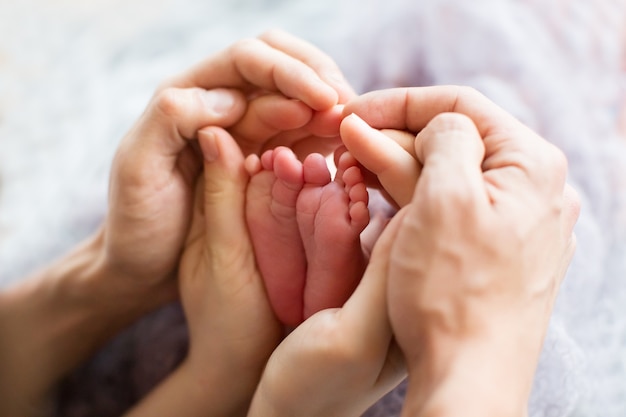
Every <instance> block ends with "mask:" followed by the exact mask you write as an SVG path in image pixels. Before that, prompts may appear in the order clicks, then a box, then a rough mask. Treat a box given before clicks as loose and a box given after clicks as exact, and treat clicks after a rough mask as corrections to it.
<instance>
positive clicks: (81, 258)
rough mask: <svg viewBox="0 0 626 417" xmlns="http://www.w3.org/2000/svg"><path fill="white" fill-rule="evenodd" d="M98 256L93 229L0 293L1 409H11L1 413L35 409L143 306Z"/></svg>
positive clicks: (97, 239)
mask: <svg viewBox="0 0 626 417" xmlns="http://www.w3.org/2000/svg"><path fill="white" fill-rule="evenodd" d="M103 260H104V256H103V250H102V239H101V235H100V234H96V235H94V236H92V237H90V238H89V239H87V240H86V241H85V242H83V243H82V244H80V245H79V246H77V247H76V248H75V249H74V250H73V251H72V252H70V253H68V254H67V255H66V256H64V257H63V258H61V259H60V260H58V261H56V262H54V263H53V264H51V265H49V266H48V267H46V268H44V269H42V270H40V271H38V272H36V273H35V274H33V276H31V277H29V278H28V279H25V280H23V281H21V282H20V283H19V284H17V285H14V286H12V287H10V288H8V289H6V290H5V291H3V292H1V293H0V386H2V387H3V389H2V390H0V391H1V392H0V410H11V411H7V413H6V414H5V413H4V412H1V413H0V414H2V415H11V413H13V412H14V413H15V415H36V409H38V408H40V406H41V404H42V403H43V402H44V400H45V398H46V396H47V395H48V393H49V391H50V390H51V389H52V388H53V387H54V385H55V383H56V382H57V381H58V380H59V379H60V378H62V377H63V376H64V375H65V374H67V373H68V372H69V371H70V370H72V369H73V368H75V367H76V366H77V365H79V364H80V363H81V362H82V361H84V360H85V359H87V358H88V357H89V355H91V354H92V353H93V352H94V351H95V350H96V349H97V348H98V347H100V346H101V345H102V344H103V343H104V342H105V341H107V340H108V339H109V338H110V337H111V336H113V335H114V334H115V333H117V332H118V331H119V330H121V329H122V328H123V327H125V326H126V325H128V324H129V323H131V322H132V321H133V320H134V319H136V318H137V317H138V316H139V315H140V314H141V313H142V311H145V306H137V305H133V303H132V295H133V294H131V292H129V291H122V287H121V286H116V285H115V280H114V279H112V277H111V275H110V271H109V270H108V268H107V267H106V263H105V262H104V261H103ZM110 284H113V285H110ZM5 387H8V388H7V389H5ZM13 410H15V411H13Z"/></svg>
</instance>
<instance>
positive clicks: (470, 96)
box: [454, 85, 484, 102]
mask: <svg viewBox="0 0 626 417" xmlns="http://www.w3.org/2000/svg"><path fill="white" fill-rule="evenodd" d="M454 88H456V94H457V97H458V99H457V101H460V100H461V99H463V100H470V102H471V101H473V100H475V99H477V98H481V99H482V98H484V95H483V94H482V93H481V92H480V91H478V90H477V89H475V88H474V87H470V86H467V85H457V86H454Z"/></svg>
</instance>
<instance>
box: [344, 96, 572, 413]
mask: <svg viewBox="0 0 626 417" xmlns="http://www.w3.org/2000/svg"><path fill="white" fill-rule="evenodd" d="M346 112H349V113H355V114H358V115H359V116H361V118H362V119H364V120H365V121H366V122H367V123H368V124H370V125H371V126H373V127H376V128H379V129H381V128H392V129H400V130H406V131H410V132H413V133H417V136H416V138H415V141H414V144H413V146H412V147H409V146H408V145H407V144H406V143H405V144H404V145H403V144H401V143H400V142H396V145H399V146H396V147H395V148H394V147H393V146H395V145H393V146H392V147H391V149H394V152H397V153H401V152H402V150H404V151H405V154H404V155H402V158H404V160H405V162H406V163H405V164H399V165H396V166H395V167H394V166H392V165H391V164H390V161H391V160H392V159H391V158H389V159H387V157H388V156H389V155H386V154H385V152H379V154H378V155H374V154H369V153H367V152H363V154H362V155H359V156H360V157H361V158H362V163H363V164H364V165H365V166H368V164H370V166H371V167H373V169H374V171H375V173H376V171H377V170H378V172H379V173H382V174H384V175H383V178H381V177H379V179H380V180H381V183H383V184H384V183H385V182H389V181H393V182H394V183H396V185H397V187H396V188H395V189H394V193H395V198H397V199H398V200H397V201H403V202H404V203H405V204H406V207H405V208H404V209H403V210H402V212H403V220H402V225H401V227H400V230H399V232H398V235H397V239H396V241H395V242H394V246H393V248H392V251H391V261H390V267H389V288H388V293H389V314H390V320H391V323H392V326H393V330H394V334H395V336H396V339H397V341H398V344H399V345H400V347H401V348H402V350H403V352H404V355H405V357H406V360H407V364H408V368H409V375H410V377H409V380H410V384H409V394H408V396H407V398H411V400H410V401H407V406H405V412H404V413H405V414H404V415H414V414H411V413H412V412H413V413H415V412H417V410H422V411H424V410H425V409H430V410H432V409H436V408H437V407H444V408H447V407H449V406H450V404H454V402H451V403H450V404H448V405H446V402H445V400H444V399H448V400H449V399H451V398H455V396H456V398H457V399H458V398H463V399H464V401H465V400H467V401H466V402H465V407H466V409H465V411H466V412H467V413H468V414H467V415H474V414H472V412H473V411H476V412H477V414H476V415H485V412H486V410H488V409H489V407H490V406H493V407H495V408H496V409H499V410H500V411H504V410H506V411H507V412H510V411H511V410H518V411H519V410H524V409H525V407H526V401H527V400H528V395H529V392H530V387H531V383H532V379H533V375H534V370H535V367H536V363H537V360H538V355H539V352H540V350H541V346H542V341H543V337H544V334H545V331H546V328H547V324H548V321H549V318H550V313H551V311H552V306H553V303H554V300H555V297H556V294H557V291H558V288H559V286H560V283H561V280H562V279H563V277H564V275H565V272H566V270H567V267H568V265H569V262H570V259H571V257H572V255H573V252H574V248H575V237H574V235H573V227H574V224H575V222H576V219H577V217H578V213H579V203H578V199H577V196H576V194H575V192H574V191H573V189H572V188H571V187H570V186H568V185H567V184H566V176H567V163H566V160H565V157H564V156H563V154H562V153H561V152H560V151H559V150H558V149H557V148H555V147H554V146H553V145H551V144H550V143H548V142H547V141H545V140H544V139H542V138H541V137H539V136H538V135H537V134H535V133H534V132H533V131H531V130H530V129H528V128H527V127H526V126H524V125H522V124H521V123H520V122H519V121H517V120H516V119H515V118H513V117H512V116H511V115H509V114H508V113H506V112H505V111H503V110H502V109H501V108H499V107H497V106H496V105H495V104H493V103H492V102H490V101H489V100H488V99H486V98H485V97H484V96H482V95H480V94H479V93H477V92H476V91H474V90H471V89H467V88H458V87H431V88H415V89H399V90H389V91H383V92H375V93H371V94H370V95H366V96H363V97H359V98H357V99H355V100H354V101H352V102H350V103H348V105H347V106H346ZM344 123H345V122H344ZM344 131H345V132H346V133H347V138H348V139H347V140H346V146H347V147H348V148H349V149H350V150H351V152H352V153H353V154H354V155H355V156H357V153H358V150H363V149H367V148H366V146H364V147H360V146H359V145H358V144H359V143H365V144H369V145H371V144H372V143H375V141H377V140H383V139H384V138H383V137H382V136H380V133H379V132H377V131H376V130H372V129H370V128H369V127H367V125H364V124H363V122H362V121H359V120H358V119H356V118H351V119H349V120H347V125H346V126H342V133H344ZM351 146H352V147H353V148H354V149H351ZM381 155H382V156H381ZM359 156H357V158H359ZM409 158H414V161H415V164H414V166H413V167H411V166H410V163H409ZM381 167H383V168H384V169H381ZM385 176H386V177H385ZM403 178H408V179H412V180H411V181H406V182H398V181H402V179H403ZM402 184H408V185H406V186H404V185H402ZM513 376H514V377H513ZM494 383H498V384H500V385H498V386H499V388H498V393H497V396H498V398H499V400H497V401H494V400H493V398H492V399H491V400H490V399H489V397H490V396H492V397H493V395H494V391H493V386H494ZM433 407H434V408H433ZM485 407H486V408H485ZM498 407H500V408H498ZM440 409H441V408H440ZM472 410H473V411H472ZM492 411H493V409H492ZM480 412H482V413H483V414H480ZM500 415H509V414H506V413H502V414H500ZM511 415H515V414H511ZM517 415H520V414H517Z"/></svg>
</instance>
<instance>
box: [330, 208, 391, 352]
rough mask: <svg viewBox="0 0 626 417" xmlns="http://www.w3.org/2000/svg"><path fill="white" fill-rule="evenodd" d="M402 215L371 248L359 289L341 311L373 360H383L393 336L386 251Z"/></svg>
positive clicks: (348, 325) (348, 327)
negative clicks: (389, 309)
mask: <svg viewBox="0 0 626 417" xmlns="http://www.w3.org/2000/svg"><path fill="white" fill-rule="evenodd" d="M402 217H403V216H402V214H400V213H399V214H398V215H396V216H395V217H394V218H393V219H392V220H391V221H390V222H389V224H388V225H387V227H386V228H385V230H384V231H383V233H382V234H381V236H380V237H379V239H378V240H377V241H376V244H375V245H374V249H373V252H372V256H371V257H370V261H369V264H368V266H367V269H366V270H365V273H364V274H363V278H362V279H361V282H360V283H359V285H358V287H357V288H356V290H355V291H354V293H353V294H352V296H350V298H349V299H348V301H346V303H345V304H344V306H343V307H342V308H341V311H340V314H341V320H342V323H344V324H345V328H346V329H350V331H351V332H352V333H351V334H352V335H353V336H354V337H355V338H357V339H358V340H360V343H359V344H358V345H359V346H363V347H367V349H368V351H370V352H371V353H372V355H373V358H382V357H384V355H382V354H381V353H382V352H385V351H386V350H387V349H388V348H389V343H390V340H391V337H392V333H391V325H390V323H389V319H388V317H387V274H388V269H389V252H390V250H391V247H392V244H393V241H394V240H395V238H396V235H397V234H398V230H399V225H400V223H401V218H402Z"/></svg>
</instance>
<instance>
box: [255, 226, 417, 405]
mask: <svg viewBox="0 0 626 417" xmlns="http://www.w3.org/2000/svg"><path fill="white" fill-rule="evenodd" d="M400 220H401V217H400V216H399V217H396V218H394V219H393V220H392V222H391V223H390V224H389V226H388V227H387V228H386V229H385V231H384V232H383V234H382V236H381V237H380V239H379V240H378V242H377V244H376V246H375V248H374V251H373V253H372V256H371V259H370V262H369V264H368V267H367V270H366V271H365V273H364V275H363V278H362V280H361V282H360V283H359V286H358V287H357V288H356V290H355V292H354V293H353V294H352V295H351V297H350V298H349V299H348V301H346V303H345V304H344V305H343V306H342V307H341V308H333V309H326V310H322V311H319V312H318V313H316V314H314V315H313V316H311V317H309V318H308V319H306V320H305V321H304V322H303V323H302V324H300V325H299V326H298V327H297V328H296V329H295V330H293V331H292V332H291V333H290V334H289V335H288V336H287V337H286V338H285V339H284V340H283V341H282V343H281V344H280V345H279V346H278V347H277V348H276V350H275V351H274V352H273V353H272V356H271V358H270V359H269V361H268V363H267V366H266V367H265V370H264V372H263V376H262V378H261V381H260V383H259V386H258V388H257V390H256V393H255V395H254V399H253V402H252V406H251V408H250V412H249V414H248V416H249V417H257V416H258V417H264V416H279V415H280V416H296V415H297V416H301V417H306V416H311V417H313V416H346V417H348V416H355V417H356V416H360V415H362V413H364V412H365V411H366V410H367V408H369V407H370V406H371V405H372V404H374V403H375V402H376V401H377V400H379V399H380V398H381V397H382V396H383V395H384V394H385V393H387V392H388V391H390V390H391V389H392V388H394V387H395V386H396V385H397V384H398V383H400V381H401V380H402V379H403V378H404V377H405V376H406V371H405V365H404V360H403V357H402V353H401V352H400V350H399V349H398V346H397V345H396V343H395V341H394V339H393V336H392V331H391V325H390V323H389V319H388V315H387V310H388V305H387V302H388V300H387V294H386V292H387V291H386V288H387V269H388V268H389V259H390V249H391V246H392V244H393V241H394V239H395V238H396V236H397V233H398V226H399V225H400Z"/></svg>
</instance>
